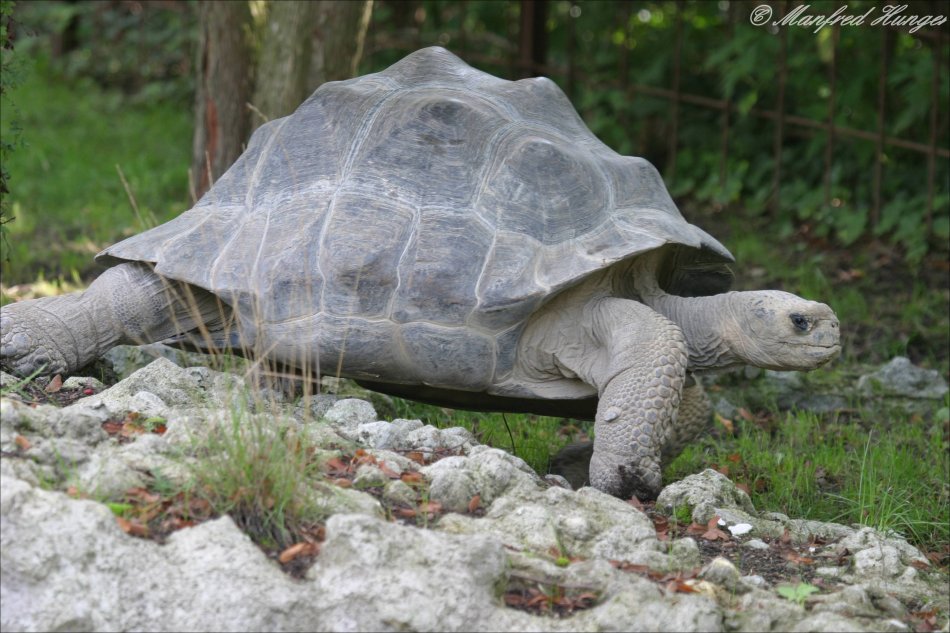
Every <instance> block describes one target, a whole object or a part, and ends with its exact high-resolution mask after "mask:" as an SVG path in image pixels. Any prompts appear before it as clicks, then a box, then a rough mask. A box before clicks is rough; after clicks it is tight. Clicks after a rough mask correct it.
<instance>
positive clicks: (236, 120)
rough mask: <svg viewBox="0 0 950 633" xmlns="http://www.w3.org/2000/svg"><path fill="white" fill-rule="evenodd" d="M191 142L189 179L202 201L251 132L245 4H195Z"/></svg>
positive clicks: (248, 14) (248, 15) (248, 13)
mask: <svg viewBox="0 0 950 633" xmlns="http://www.w3.org/2000/svg"><path fill="white" fill-rule="evenodd" d="M198 11H199V25H200V26H199V28H200V36H199V43H198V59H197V63H196V65H195V67H196V71H197V79H198V85H197V90H196V97H195V136H194V144H193V149H192V165H191V174H192V182H193V186H194V196H195V198H200V197H201V196H202V195H204V193H205V192H206V191H207V190H208V189H209V188H210V187H211V185H212V184H213V183H214V181H215V180H217V179H218V178H219V177H220V176H221V175H222V174H223V173H224V172H225V171H227V169H228V167H230V166H231V164H232V163H233V162H234V161H235V160H236V159H237V157H238V156H240V155H241V151H242V149H243V146H244V142H245V140H246V139H247V136H248V134H249V131H250V115H249V111H248V108H247V103H248V101H250V96H251V68H252V67H251V48H250V43H249V39H248V33H249V31H250V28H251V11H250V7H249V5H248V3H247V2H218V1H215V0H206V1H202V2H199V3H198Z"/></svg>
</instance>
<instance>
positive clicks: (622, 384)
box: [590, 299, 687, 499]
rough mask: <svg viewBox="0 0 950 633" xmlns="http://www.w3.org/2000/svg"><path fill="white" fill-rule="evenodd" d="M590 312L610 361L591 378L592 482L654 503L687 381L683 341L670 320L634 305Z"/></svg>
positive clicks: (607, 303)
mask: <svg viewBox="0 0 950 633" xmlns="http://www.w3.org/2000/svg"><path fill="white" fill-rule="evenodd" d="M594 310H595V311H596V317H595V324H596V325H595V331H597V334H598V338H600V339H601V340H602V341H603V349H604V352H605V354H606V358H607V359H608V360H607V362H606V363H604V364H602V368H601V369H599V370H595V372H594V375H592V376H591V379H592V380H593V383H594V384H595V385H596V386H597V387H598V391H599V395H600V401H599V404H598V406H597V417H596V420H595V425H594V433H595V435H594V454H593V456H592V457H591V463H590V482H591V485H593V486H594V487H596V488H598V489H600V490H603V491H604V492H607V493H609V494H611V495H614V496H617V497H622V498H626V497H629V496H631V495H636V496H637V497H638V498H641V499H653V498H656V496H657V494H659V492H660V488H661V485H662V480H661V472H660V466H661V464H660V458H661V455H662V452H663V448H664V446H665V444H666V443H667V442H668V440H669V439H670V438H671V436H672V434H673V420H674V416H675V414H676V410H677V408H678V407H679V404H680V398H681V394H682V390H683V383H684V381H685V377H686V363H687V351H686V349H687V348H686V341H685V339H684V337H683V333H682V332H681V331H680V329H679V328H678V327H677V326H676V325H675V324H674V323H673V322H672V321H670V320H669V319H667V318H666V317H663V316H661V315H660V314H658V313H657V312H654V311H653V310H652V309H651V308H649V307H647V306H645V305H643V304H641V303H638V302H636V301H630V300H624V299H604V300H601V301H599V302H598V305H597V306H596V307H595V308H594ZM597 374H599V375H597Z"/></svg>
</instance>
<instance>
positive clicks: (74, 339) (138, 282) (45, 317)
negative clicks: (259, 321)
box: [0, 262, 221, 376]
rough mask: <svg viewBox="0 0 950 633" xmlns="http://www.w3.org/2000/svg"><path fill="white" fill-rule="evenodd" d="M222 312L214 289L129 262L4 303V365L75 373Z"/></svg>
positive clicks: (0, 350) (0, 319)
mask: <svg viewBox="0 0 950 633" xmlns="http://www.w3.org/2000/svg"><path fill="white" fill-rule="evenodd" d="M220 314H221V308H220V304H219V302H218V300H217V299H216V298H215V297H214V295H212V294H211V293H209V292H207V291H204V290H201V289H200V288H196V287H194V286H189V285H187V284H182V283H178V282H174V281H170V280H168V279H166V278H164V277H161V276H160V275H157V274H156V273H155V272H153V271H152V269H151V267H150V266H148V265H147V264H143V263H139V262H133V263H127V264H121V265H119V266H115V267H113V268H109V269H107V270H106V271H105V272H104V273H103V274H102V275H100V276H99V278H98V279H96V280H95V281H94V282H93V283H92V284H91V285H90V286H89V288H88V289H87V290H85V291H84V292H77V293H72V294H69V295H64V296H60V297H44V298H42V299H33V300H30V301H21V302H18V303H13V304H10V305H7V306H4V307H3V309H2V310H0V365H2V366H3V367H4V368H7V369H9V370H10V371H12V372H13V373H15V374H18V375H20V376H28V375H30V374H32V373H33V372H36V371H41V373H43V374H55V373H67V372H71V371H75V370H76V369H79V368H80V367H82V366H84V365H86V364H87V363H89V362H91V361H93V360H95V359H96V358H97V357H98V356H100V355H101V354H103V353H104V352H106V351H108V350H109V349H110V348H111V347H113V346H115V345H119V344H122V343H131V344H142V343H149V342H152V341H159V340H162V339H164V338H167V337H169V336H172V335H174V334H177V333H181V332H187V331H189V330H192V329H195V328H196V327H198V326H199V325H201V324H203V323H208V322H213V321H216V320H220Z"/></svg>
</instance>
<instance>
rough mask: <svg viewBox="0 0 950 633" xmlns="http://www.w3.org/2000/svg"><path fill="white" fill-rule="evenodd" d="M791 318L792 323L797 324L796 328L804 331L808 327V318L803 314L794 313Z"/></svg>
mask: <svg viewBox="0 0 950 633" xmlns="http://www.w3.org/2000/svg"><path fill="white" fill-rule="evenodd" d="M789 318H790V319H791V320H792V325H794V326H795V329H797V330H801V331H802V332H804V331H805V330H807V329H808V319H807V318H805V317H803V316H802V315H800V314H793V315H791V316H790V317H789Z"/></svg>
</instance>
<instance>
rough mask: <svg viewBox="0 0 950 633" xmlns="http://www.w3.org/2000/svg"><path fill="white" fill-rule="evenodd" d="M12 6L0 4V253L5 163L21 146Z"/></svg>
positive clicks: (6, 215) (6, 217)
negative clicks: (0, 117)
mask: <svg viewBox="0 0 950 633" xmlns="http://www.w3.org/2000/svg"><path fill="white" fill-rule="evenodd" d="M14 5H15V3H14V2H12V1H11V0H0V112H2V113H3V116H2V119H0V251H5V250H6V247H7V245H8V242H7V227H6V224H7V223H8V222H9V221H10V220H11V219H12V217H11V216H10V208H9V207H10V202H9V199H8V198H7V195H8V194H9V191H10V171H9V168H8V159H9V157H10V153H11V152H13V150H15V149H16V148H17V147H18V146H20V145H21V144H22V138H21V134H22V126H21V123H20V120H19V112H18V110H17V107H16V104H15V103H14V102H13V100H12V98H11V96H10V92H11V91H12V90H13V89H14V88H16V86H17V85H18V84H19V83H20V82H21V81H22V63H21V61H20V59H19V57H17V56H15V55H14V54H13V40H12V35H13V34H12V32H11V30H10V28H9V26H10V21H11V20H12V15H13V7H14ZM0 259H3V260H8V259H9V255H8V254H7V253H5V252H4V253H3V254H2V255H0Z"/></svg>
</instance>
